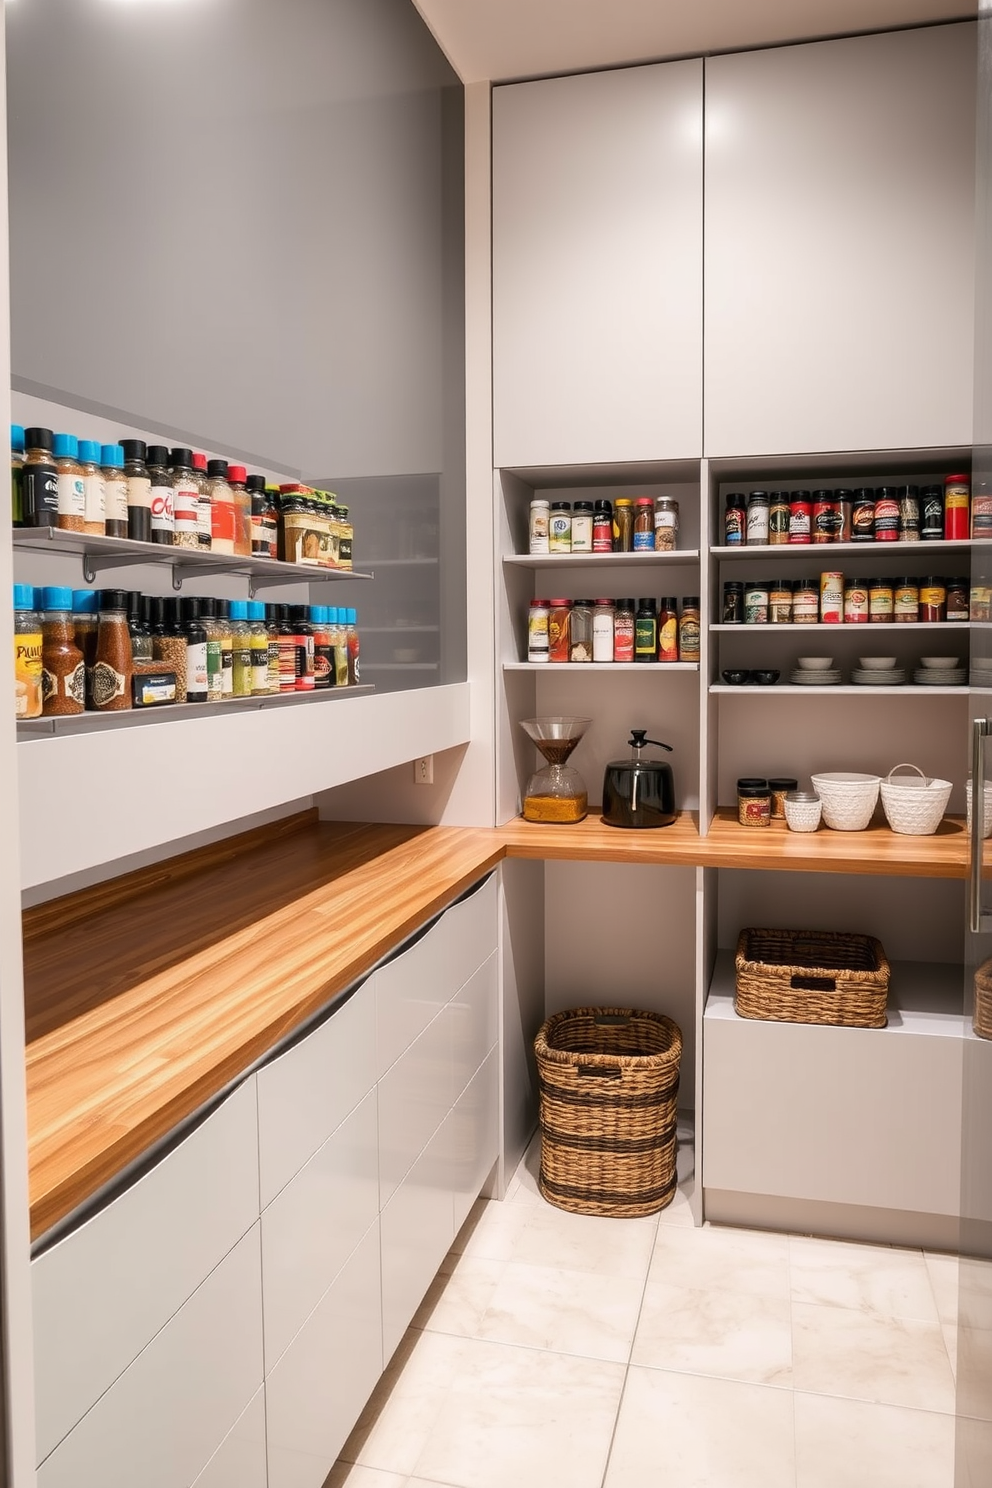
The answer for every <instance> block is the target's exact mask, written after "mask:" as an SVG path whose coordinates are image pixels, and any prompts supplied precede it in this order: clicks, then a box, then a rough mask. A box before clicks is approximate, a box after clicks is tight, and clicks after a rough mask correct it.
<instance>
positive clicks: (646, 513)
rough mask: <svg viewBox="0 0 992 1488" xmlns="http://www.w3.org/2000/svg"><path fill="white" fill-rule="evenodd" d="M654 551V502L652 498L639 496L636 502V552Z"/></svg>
mask: <svg viewBox="0 0 992 1488" xmlns="http://www.w3.org/2000/svg"><path fill="white" fill-rule="evenodd" d="M653 550H654V501H653V500H652V498H651V497H650V496H638V498H637V500H636V501H635V502H634V552H635V553H650V552H653Z"/></svg>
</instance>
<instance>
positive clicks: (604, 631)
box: [592, 599, 613, 662]
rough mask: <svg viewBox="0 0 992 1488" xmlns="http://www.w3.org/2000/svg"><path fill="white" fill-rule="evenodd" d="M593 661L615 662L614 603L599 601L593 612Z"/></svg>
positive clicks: (608, 600)
mask: <svg viewBox="0 0 992 1488" xmlns="http://www.w3.org/2000/svg"><path fill="white" fill-rule="evenodd" d="M592 659H593V661H598V662H606V661H612V660H613V601H612V599H597V601H596V608H595V609H594V610H593V612H592Z"/></svg>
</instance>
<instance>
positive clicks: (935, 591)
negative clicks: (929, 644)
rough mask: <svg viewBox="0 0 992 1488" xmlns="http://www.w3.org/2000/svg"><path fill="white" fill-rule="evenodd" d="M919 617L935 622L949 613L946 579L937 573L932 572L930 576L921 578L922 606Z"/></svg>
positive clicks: (922, 619)
mask: <svg viewBox="0 0 992 1488" xmlns="http://www.w3.org/2000/svg"><path fill="white" fill-rule="evenodd" d="M918 613H919V617H920V620H921V621H924V622H926V623H928V624H931V625H932V624H934V623H936V622H937V621H941V620H944V619H945V617H946V615H947V588H946V586H945V584H944V580H943V579H942V578H940V576H939V575H937V574H931V575H930V576H929V577H928V578H925V579H921V580H920V608H919V612H918Z"/></svg>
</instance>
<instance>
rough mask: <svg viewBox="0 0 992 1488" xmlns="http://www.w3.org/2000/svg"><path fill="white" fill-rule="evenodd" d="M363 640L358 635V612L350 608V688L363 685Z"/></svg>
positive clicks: (351, 606)
mask: <svg viewBox="0 0 992 1488" xmlns="http://www.w3.org/2000/svg"><path fill="white" fill-rule="evenodd" d="M361 649H362V647H361V638H360V636H359V634H358V611H357V610H356V609H355V606H354V605H349V606H348V686H349V687H358V686H360V684H361V680H362V678H361Z"/></svg>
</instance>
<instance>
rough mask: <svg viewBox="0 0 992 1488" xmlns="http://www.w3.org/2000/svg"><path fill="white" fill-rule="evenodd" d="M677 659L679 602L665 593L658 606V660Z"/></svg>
mask: <svg viewBox="0 0 992 1488" xmlns="http://www.w3.org/2000/svg"><path fill="white" fill-rule="evenodd" d="M678 659H679V602H678V600H677V599H676V598H675V597H674V595H667V596H666V597H664V598H663V599H662V601H661V604H660V605H659V607H658V660H659V661H678Z"/></svg>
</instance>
